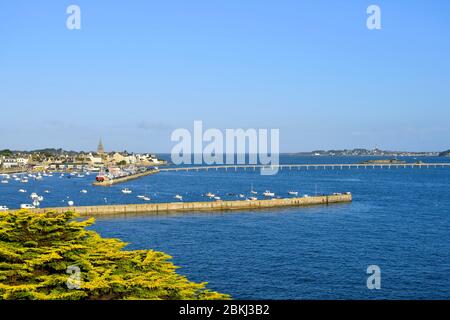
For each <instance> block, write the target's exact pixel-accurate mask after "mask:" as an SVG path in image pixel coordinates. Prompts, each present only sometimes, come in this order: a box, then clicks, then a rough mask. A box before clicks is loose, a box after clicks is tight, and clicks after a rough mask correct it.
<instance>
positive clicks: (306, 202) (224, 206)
mask: <svg viewBox="0 0 450 320" xmlns="http://www.w3.org/2000/svg"><path fill="white" fill-rule="evenodd" d="M351 201H352V195H351V194H334V195H323V196H312V197H302V198H297V197H296V198H282V199H270V200H253V201H247V200H235V201H209V202H172V203H149V204H124V205H108V206H85V207H60V208H40V209H32V211H33V212H35V213H45V212H49V211H53V212H57V213H63V212H67V211H74V212H76V213H77V214H78V215H80V216H102V215H110V216H111V215H125V214H145V215H162V214H168V213H171V212H193V211H201V212H213V211H230V210H257V209H268V208H281V207H304V206H313V205H329V204H334V203H348V202H351Z"/></svg>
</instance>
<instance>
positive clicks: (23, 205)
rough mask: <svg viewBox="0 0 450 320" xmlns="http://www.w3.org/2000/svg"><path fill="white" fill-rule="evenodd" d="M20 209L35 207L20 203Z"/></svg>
mask: <svg viewBox="0 0 450 320" xmlns="http://www.w3.org/2000/svg"><path fill="white" fill-rule="evenodd" d="M20 209H35V207H34V206H33V205H31V204H21V205H20Z"/></svg>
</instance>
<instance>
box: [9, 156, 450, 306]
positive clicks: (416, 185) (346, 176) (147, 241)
mask: <svg viewBox="0 0 450 320" xmlns="http://www.w3.org/2000/svg"><path fill="white" fill-rule="evenodd" d="M366 159H370V158H361V157H333V158H331V157H298V156H282V158H281V163H358V162H361V161H363V160H366ZM403 160H406V161H408V162H415V161H418V160H421V161H424V162H449V161H450V159H449V158H418V159H415V158H404V159H403ZM93 179H94V175H91V176H87V177H84V178H77V177H72V178H70V179H69V178H67V176H65V177H63V178H60V177H59V175H54V176H53V177H45V178H44V179H43V180H42V181H33V180H30V182H29V183H28V184H22V183H20V182H16V181H11V182H10V183H9V184H2V185H0V205H6V206H8V207H9V208H17V207H18V206H20V204H21V203H31V201H30V199H29V195H30V194H31V192H36V193H38V194H39V195H43V196H44V198H45V199H44V201H43V202H42V206H43V207H52V206H65V205H66V203H67V201H69V200H70V201H74V203H75V205H94V204H119V203H142V200H140V199H138V198H137V195H147V196H149V197H150V198H151V199H152V200H151V201H152V202H168V201H176V200H175V199H174V196H175V195H176V194H180V195H182V196H183V197H184V201H197V200H203V201H205V200H206V199H205V197H204V195H205V194H206V193H208V192H213V193H215V194H217V195H219V196H220V197H222V199H225V200H226V199H237V197H238V196H237V195H238V194H241V193H242V194H245V195H249V194H250V190H251V188H252V185H253V189H254V190H256V191H259V192H260V193H261V192H263V191H265V190H271V191H273V192H275V193H276V194H277V195H278V196H283V197H284V196H288V195H287V192H288V191H298V192H299V193H300V194H309V195H314V194H323V193H333V192H347V191H349V192H352V194H353V202H352V203H349V204H337V205H330V206H316V207H303V208H287V209H286V208H284V209H270V210H261V211H236V212H220V213H219V212H211V213H207V212H206V213H205V212H200V213H195V212H193V213H186V214H171V215H164V216H144V215H140V216H139V215H138V216H121V217H102V218H98V219H97V221H96V224H95V225H94V226H93V227H92V228H93V229H94V230H96V231H98V232H99V233H100V234H101V235H102V236H104V237H114V238H120V239H122V240H124V241H126V242H127V243H129V245H128V246H127V249H155V250H160V251H164V252H166V253H168V254H170V255H171V256H172V257H173V262H174V263H175V264H176V265H178V266H180V267H181V268H180V269H179V270H178V272H179V273H181V274H183V275H186V276H187V277H188V278H189V279H190V280H192V281H196V282H208V283H209V284H208V287H209V288H210V289H212V290H217V291H220V292H223V293H228V294H230V295H231V296H232V297H233V298H234V299H450V169H448V168H428V169H427V168H423V169H418V168H415V169H411V168H409V169H408V168H407V169H404V168H399V169H394V168H392V169H372V168H368V169H363V168H360V169H345V168H344V169H343V170H341V169H340V168H336V169H334V170H332V169H323V168H321V169H317V170H316V169H310V170H306V169H301V170H297V169H293V170H291V171H290V170H283V171H280V173H279V174H277V175H275V176H261V175H260V174H259V172H258V171H256V172H254V171H253V170H247V171H244V170H238V171H236V172H235V171H234V170H232V171H227V172H226V171H224V170H219V171H215V170H213V171H211V170H210V171H208V172H206V171H199V172H162V173H159V174H157V175H153V176H148V177H145V178H142V179H139V180H134V181H130V182H129V183H125V184H122V185H115V186H112V187H110V188H99V187H93V186H91V182H92V180H93ZM125 187H127V188H129V189H131V190H132V191H133V193H132V194H130V195H125V194H123V193H122V192H121V189H123V188H125ZM19 189H26V190H27V193H19V192H18V190H19ZM82 189H86V190H87V191H88V193H86V194H84V193H81V192H80V191H81V190H82ZM44 190H48V191H49V192H50V193H44ZM370 265H377V266H379V267H380V269H381V289H380V290H369V289H368V288H367V278H368V277H369V275H368V274H367V272H366V271H367V267H368V266H370Z"/></svg>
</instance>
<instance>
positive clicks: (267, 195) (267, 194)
mask: <svg viewBox="0 0 450 320" xmlns="http://www.w3.org/2000/svg"><path fill="white" fill-rule="evenodd" d="M263 196H264V197H267V198H272V197H275V193H273V192H271V191H269V190H266V192H264V193H263Z"/></svg>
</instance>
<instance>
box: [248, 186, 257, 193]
mask: <svg viewBox="0 0 450 320" xmlns="http://www.w3.org/2000/svg"><path fill="white" fill-rule="evenodd" d="M250 193H251V194H258V192H256V191H255V190H253V184H252V189H251V190H250Z"/></svg>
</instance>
